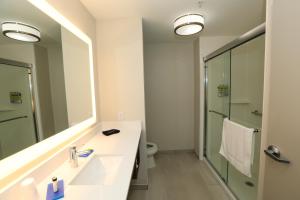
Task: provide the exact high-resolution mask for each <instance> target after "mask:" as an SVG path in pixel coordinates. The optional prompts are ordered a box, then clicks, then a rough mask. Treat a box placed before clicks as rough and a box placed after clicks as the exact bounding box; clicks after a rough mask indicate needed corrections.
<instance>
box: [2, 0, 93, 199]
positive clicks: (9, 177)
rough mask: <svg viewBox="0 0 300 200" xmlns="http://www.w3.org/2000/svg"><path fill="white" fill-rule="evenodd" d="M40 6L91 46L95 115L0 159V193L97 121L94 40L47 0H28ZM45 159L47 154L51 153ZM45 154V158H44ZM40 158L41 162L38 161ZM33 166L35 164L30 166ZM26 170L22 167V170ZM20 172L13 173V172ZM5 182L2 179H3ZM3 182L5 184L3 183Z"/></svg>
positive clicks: (90, 61)
mask: <svg viewBox="0 0 300 200" xmlns="http://www.w3.org/2000/svg"><path fill="white" fill-rule="evenodd" d="M27 1H28V3H31V4H32V5H33V6H35V7H36V8H37V9H39V10H41V11H42V12H43V13H44V14H46V15H48V16H49V17H50V18H52V19H53V20H55V21H56V22H57V23H59V24H60V25H61V26H63V27H64V28H66V29H67V30H68V31H70V32H71V33H73V34H74V35H76V36H77V37H78V38H79V39H81V40H82V41H83V42H85V43H86V44H87V45H88V49H89V63H90V66H89V67H90V81H91V96H92V117H90V118H88V119H86V120H84V121H82V122H81V123H78V124H76V125H74V126H72V127H70V128H68V129H66V130H64V131H62V132H59V133H57V134H55V135H53V136H51V137H49V138H47V139H45V140H43V141H40V142H38V143H36V144H34V145H32V146H30V147H28V148H26V149H24V150H22V151H19V152H17V153H16V154H13V155H11V156H9V157H7V158H4V159H3V160H1V161H0V172H1V173H0V180H1V181H0V188H1V187H2V186H3V188H1V190H0V193H1V192H3V191H5V190H6V189H7V188H9V187H10V186H11V185H13V184H14V183H16V182H17V181H18V180H19V179H21V178H23V176H21V177H19V176H20V175H23V174H24V173H25V174H27V173H26V172H27V171H29V170H32V169H34V168H36V167H38V166H37V165H39V164H40V163H43V162H45V160H47V159H49V158H51V157H52V155H54V154H55V153H57V152H58V151H59V150H61V149H63V148H64V147H65V146H66V145H67V144H68V143H69V142H72V141H74V140H75V139H77V138H78V137H79V136H81V135H83V132H84V131H85V130H87V129H88V128H89V127H92V126H93V125H95V124H96V119H97V116H96V99H95V82H94V65H93V46H92V40H91V39H90V38H89V37H88V36H87V35H86V34H85V33H83V32H82V31H81V30H80V29H79V28H77V27H76V26H75V25H74V24H73V23H72V22H71V21H69V20H68V19H67V18H66V17H64V16H63V15H62V14H61V13H59V12H58V11H57V10H56V9H55V8H54V7H53V6H52V5H51V4H50V3H48V2H47V1H46V0H27ZM50 153H51V155H49V156H47V157H46V158H47V159H46V158H45V155H47V154H50ZM43 156H44V158H43ZM37 160H38V162H36V161H37ZM31 165H32V166H31ZM22 169H23V170H22ZM15 173H17V175H15V176H14V174H15ZM2 181H3V182H2ZM1 182H2V183H1Z"/></svg>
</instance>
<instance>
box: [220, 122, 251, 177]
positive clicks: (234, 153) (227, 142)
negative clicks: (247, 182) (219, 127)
mask: <svg viewBox="0 0 300 200" xmlns="http://www.w3.org/2000/svg"><path fill="white" fill-rule="evenodd" d="M253 136H254V129H253V128H247V127H244V126H242V125H240V124H237V123H235V122H232V121H230V120H229V119H227V118H226V119H224V121H223V131H222V143H221V148H220V154H221V155H223V156H224V157H225V158H226V159H227V160H228V161H229V162H230V163H231V164H232V165H233V166H234V167H235V168H236V169H237V170H239V171H240V172H241V173H243V174H244V175H246V176H248V177H251V165H252V163H253V154H254V149H253V146H254V145H253V144H254V138H253Z"/></svg>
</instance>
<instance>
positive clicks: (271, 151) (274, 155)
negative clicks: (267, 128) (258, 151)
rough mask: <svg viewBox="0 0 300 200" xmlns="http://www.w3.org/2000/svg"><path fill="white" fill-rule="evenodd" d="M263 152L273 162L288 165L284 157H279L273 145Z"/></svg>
mask: <svg viewBox="0 0 300 200" xmlns="http://www.w3.org/2000/svg"><path fill="white" fill-rule="evenodd" d="M264 152H265V154H266V155H267V156H269V157H271V158H272V159H273V160H275V161H277V162H280V163H285V164H289V163H290V161H289V160H288V159H286V158H285V157H284V156H282V155H281V153H280V150H279V148H278V147H276V146H275V145H270V146H268V149H265V150H264Z"/></svg>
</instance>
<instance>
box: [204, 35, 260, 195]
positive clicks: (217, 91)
mask: <svg viewBox="0 0 300 200" xmlns="http://www.w3.org/2000/svg"><path fill="white" fill-rule="evenodd" d="M263 33H264V32H259V33H258V34H257V35H255V37H253V38H251V39H248V40H247V41H245V42H243V43H240V44H238V45H235V46H233V47H232V48H229V49H228V50H226V51H223V52H222V53H220V52H219V53H218V52H217V54H216V55H213V56H211V57H210V58H208V59H206V60H205V83H206V86H205V89H206V90H205V157H206V160H207V161H208V163H209V164H210V165H211V166H212V168H213V169H214V170H215V171H216V172H217V174H218V175H219V176H220V178H221V179H222V180H223V181H224V183H225V184H226V185H227V186H228V188H229V189H230V190H231V191H232V193H233V194H234V195H235V196H236V198H237V199H240V200H255V199H256V195H257V183H258V166H259V153H260V136H261V135H260V134H261V133H260V132H256V133H254V134H255V147H254V162H253V165H252V177H251V178H249V177H247V176H245V175H243V174H242V173H240V172H239V171H238V170H236V169H235V168H234V167H233V166H232V165H231V164H230V163H229V162H228V161H227V160H226V159H225V158H224V157H223V156H222V155H221V154H219V150H220V146H221V140H222V126H223V119H224V118H226V117H227V118H229V119H230V120H232V121H234V122H237V123H239V124H241V125H244V126H246V127H249V128H256V129H258V130H260V128H261V121H262V100H263V76H264V46H265V45H264V43H265V36H264V34H263Z"/></svg>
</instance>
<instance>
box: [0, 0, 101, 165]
mask: <svg viewBox="0 0 300 200" xmlns="http://www.w3.org/2000/svg"><path fill="white" fill-rule="evenodd" d="M0 23H1V34H0V159H4V158H7V157H9V156H10V155H12V154H15V153H17V152H19V151H21V150H23V149H25V148H27V147H29V146H31V145H34V144H36V143H38V142H40V141H42V140H44V139H46V138H49V137H51V136H53V135H55V134H57V133H60V132H62V131H64V130H66V129H68V128H70V127H73V126H76V125H78V124H80V123H82V122H83V121H85V120H87V119H90V118H91V117H95V116H94V115H95V108H94V105H93V101H94V99H93V98H94V95H93V92H94V91H93V88H94V87H93V77H92V71H91V70H92V63H91V60H92V59H91V55H90V54H91V47H90V46H89V44H88V43H87V42H86V41H84V40H82V39H81V38H79V37H78V36H77V35H75V34H74V33H72V32H71V31H69V30H68V29H67V28H65V27H63V26H62V25H60V24H59V23H58V22H57V21H55V20H53V19H52V18H51V17H49V16H48V15H47V14H45V13H44V12H42V11H41V10H40V9H38V8H37V7H35V6H34V5H33V4H32V3H30V2H29V1H26V0H1V1H0Z"/></svg>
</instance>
